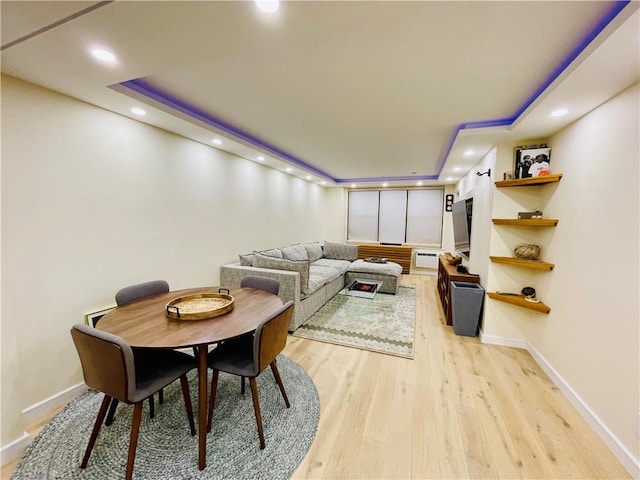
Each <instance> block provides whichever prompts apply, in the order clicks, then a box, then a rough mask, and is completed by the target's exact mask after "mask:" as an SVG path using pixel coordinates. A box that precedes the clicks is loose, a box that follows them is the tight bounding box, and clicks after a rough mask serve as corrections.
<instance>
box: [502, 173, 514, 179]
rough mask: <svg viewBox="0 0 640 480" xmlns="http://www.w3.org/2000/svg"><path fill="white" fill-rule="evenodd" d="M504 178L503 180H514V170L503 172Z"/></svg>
mask: <svg viewBox="0 0 640 480" xmlns="http://www.w3.org/2000/svg"><path fill="white" fill-rule="evenodd" d="M502 179H503V180H513V171H511V172H504V173H503V174H502Z"/></svg>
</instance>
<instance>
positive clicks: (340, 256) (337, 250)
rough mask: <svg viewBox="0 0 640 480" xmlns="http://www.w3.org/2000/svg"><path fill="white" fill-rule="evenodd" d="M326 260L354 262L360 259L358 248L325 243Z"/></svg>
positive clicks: (343, 244)
mask: <svg viewBox="0 0 640 480" xmlns="http://www.w3.org/2000/svg"><path fill="white" fill-rule="evenodd" d="M324 258H331V259H333V260H350V261H354V260H356V259H357V258H358V246H357V245H349V244H348V243H336V242H324Z"/></svg>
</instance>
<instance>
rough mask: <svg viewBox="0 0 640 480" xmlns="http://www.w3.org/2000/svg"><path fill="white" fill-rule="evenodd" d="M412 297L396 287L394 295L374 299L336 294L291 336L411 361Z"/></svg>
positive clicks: (412, 292)
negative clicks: (396, 291) (396, 290)
mask: <svg viewBox="0 0 640 480" xmlns="http://www.w3.org/2000/svg"><path fill="white" fill-rule="evenodd" d="M415 318H416V294H415V289H414V288H413V287H399V288H398V293H397V294H396V295H389V294H385V293H380V294H378V295H376V296H375V298H374V299H372V300H371V299H366V298H357V297H349V296H345V295H336V296H334V297H333V298H332V299H331V300H329V301H328V302H327V303H326V305H324V306H323V307H322V308H320V310H318V311H317V312H316V313H315V314H314V315H313V316H312V317H311V318H310V319H309V320H308V321H307V322H306V323H304V324H303V325H302V326H300V327H299V328H298V329H297V330H296V331H295V332H294V333H293V336H295V337H302V338H308V339H311V340H319V341H321V342H327V343H335V344H337V345H345V346H347V347H355V348H360V349H362V350H371V351H373V352H380V353H386V354H389V355H397V356H399V357H405V358H413V328H414V323H415Z"/></svg>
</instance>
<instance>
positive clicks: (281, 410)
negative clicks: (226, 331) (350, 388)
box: [12, 355, 320, 480]
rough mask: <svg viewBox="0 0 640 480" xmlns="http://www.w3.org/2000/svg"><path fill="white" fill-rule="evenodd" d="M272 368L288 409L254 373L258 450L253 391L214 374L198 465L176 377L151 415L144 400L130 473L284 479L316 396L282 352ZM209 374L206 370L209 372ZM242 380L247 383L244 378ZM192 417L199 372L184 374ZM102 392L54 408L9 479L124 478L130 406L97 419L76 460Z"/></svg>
mask: <svg viewBox="0 0 640 480" xmlns="http://www.w3.org/2000/svg"><path fill="white" fill-rule="evenodd" d="M278 369H279V371H280V374H281V376H282V381H283V383H284V386H285V389H286V391H287V395H288V397H289V401H290V402H291V408H286V406H285V404H284V400H283V398H282V395H281V394H280V390H279V389H278V386H277V384H276V382H275V380H274V378H273V375H272V373H271V369H269V368H267V369H266V370H265V371H264V372H263V373H262V374H261V375H260V376H259V377H258V391H259V393H260V409H261V411H262V423H263V427H264V435H265V440H266V448H265V449H264V450H260V441H259V439H258V431H257V427H256V420H255V415H254V412H253V404H252V401H251V390H250V389H249V388H248V385H247V388H246V393H245V394H244V395H242V394H241V393H240V378H239V377H236V376H233V375H227V374H225V373H221V374H220V378H219V383H218V394H217V396H216V405H215V410H214V414H213V426H212V429H211V433H209V434H208V436H207V467H206V468H205V469H204V470H198V436H197V435H196V436H194V437H192V436H191V435H190V433H189V422H188V420H187V414H186V411H185V407H184V400H183V398H182V392H181V390H180V382H178V381H176V382H174V383H173V384H171V385H169V386H168V387H166V388H165V390H164V403H162V404H160V405H158V401H157V397H156V399H155V400H156V409H155V410H156V412H155V417H154V418H153V419H150V418H149V410H148V407H149V404H148V402H145V405H144V410H143V417H142V425H141V427H140V436H139V439H138V449H137V453H136V461H135V466H134V469H133V478H134V479H160V478H162V479H262V478H264V479H286V478H290V477H291V475H292V474H293V472H294V471H295V469H296V468H297V467H298V465H299V464H300V462H301V461H302V459H303V458H304V457H305V455H306V453H307V451H308V449H309V447H310V446H311V443H312V441H313V438H314V436H315V433H316V428H317V426H318V420H319V417H320V400H319V397H318V391H317V390H316V386H315V385H314V383H313V381H312V380H311V378H310V377H309V375H307V373H306V372H305V371H304V370H303V369H302V367H300V366H299V365H298V364H297V363H295V362H294V361H292V360H290V359H288V358H287V357H285V356H283V355H280V356H279V357H278ZM210 376H211V374H209V377H210ZM247 383H248V382H247ZM189 387H190V389H191V397H192V400H193V405H194V417H195V421H196V424H197V418H198V410H197V391H198V390H197V377H196V372H195V370H194V371H192V372H190V374H189ZM102 398H103V395H102V394H101V393H96V392H95V391H89V392H87V393H85V394H83V395H81V396H80V397H78V398H77V399H75V400H74V401H72V402H71V403H70V404H69V405H68V406H67V407H66V408H65V409H64V410H62V411H61V412H60V413H58V415H56V416H55V417H54V418H53V419H52V420H51V422H50V423H49V424H48V425H47V426H46V427H45V428H44V429H43V430H42V432H41V433H40V434H39V435H38V436H37V437H36V438H35V439H34V441H33V442H32V443H31V445H30V446H29V447H28V448H27V450H26V452H25V454H24V456H23V458H22V460H21V462H20V464H19V466H18V468H17V469H16V472H15V474H14V475H13V477H12V478H13V479H16V480H17V479H39V480H44V479H73V478H78V479H96V480H98V479H99V480H104V479H117V478H124V473H125V465H126V461H127V449H128V445H129V434H130V431H131V415H132V412H133V407H132V406H130V405H125V404H122V403H121V404H120V405H119V406H118V410H117V412H116V416H115V419H114V422H113V424H111V426H109V427H106V426H104V425H103V427H102V429H101V431H100V435H99V436H98V440H97V442H96V445H95V447H94V449H93V453H92V454H91V458H90V459H89V464H88V466H87V468H86V469H85V470H81V469H80V462H81V461H82V456H83V455H84V451H85V448H86V445H87V443H88V441H89V436H90V434H91V429H92V428H93V423H94V422H95V419H96V415H97V413H98V409H99V407H100V402H101V401H102Z"/></svg>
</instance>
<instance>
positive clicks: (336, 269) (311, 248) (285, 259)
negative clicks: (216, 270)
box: [220, 242, 358, 331]
mask: <svg viewBox="0 0 640 480" xmlns="http://www.w3.org/2000/svg"><path fill="white" fill-rule="evenodd" d="M357 258H358V247H357V246H356V245H349V244H346V243H335V242H325V243H324V245H322V244H320V243H318V242H312V243H300V244H296V245H290V246H287V247H282V248H273V249H271V250H263V251H261V252H258V251H254V252H253V253H249V254H246V255H240V261H239V262H236V263H232V264H229V265H223V266H222V267H220V284H221V285H223V286H228V287H237V286H239V285H240V279H241V278H242V277H244V276H246V275H255V276H260V277H269V278H275V279H276V280H278V281H279V282H280V293H279V294H278V296H279V297H280V298H281V299H282V300H283V301H285V302H286V301H288V300H293V302H294V303H295V307H294V310H293V318H292V319H291V323H290V324H289V331H294V330H295V329H296V328H298V327H299V326H300V325H302V324H303V323H304V322H305V321H306V320H308V319H309V318H310V317H311V315H313V314H314V313H315V312H316V311H317V310H318V309H319V308H320V307H322V306H323V305H324V304H325V303H326V302H327V301H329V300H330V299H331V298H332V297H333V296H334V295H336V294H337V293H338V292H339V291H340V290H342V289H343V288H344V285H345V283H344V282H345V273H346V272H347V270H348V269H349V267H350V266H351V264H352V262H353V261H355V260H356V259H357Z"/></svg>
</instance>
